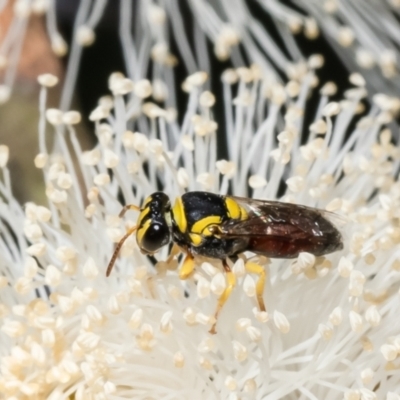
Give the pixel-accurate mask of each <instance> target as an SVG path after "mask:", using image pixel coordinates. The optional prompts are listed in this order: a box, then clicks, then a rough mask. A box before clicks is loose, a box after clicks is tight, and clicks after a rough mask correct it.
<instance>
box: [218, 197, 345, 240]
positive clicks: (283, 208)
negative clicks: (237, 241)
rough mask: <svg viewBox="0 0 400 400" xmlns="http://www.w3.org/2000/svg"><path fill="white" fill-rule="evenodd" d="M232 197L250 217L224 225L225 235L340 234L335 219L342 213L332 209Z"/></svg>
mask: <svg viewBox="0 0 400 400" xmlns="http://www.w3.org/2000/svg"><path fill="white" fill-rule="evenodd" d="M232 198H233V199H234V200H235V201H237V202H238V203H239V204H240V205H241V206H242V207H243V208H244V209H245V210H246V211H247V213H248V218H247V219H246V220H244V221H227V222H225V223H224V224H222V226H221V230H222V234H223V235H224V236H226V237H239V236H270V237H274V238H279V239H281V240H293V239H301V238H303V239H305V238H308V237H320V238H323V237H326V236H329V234H330V233H335V234H336V233H337V229H336V227H335V225H334V224H333V223H332V222H331V220H335V219H340V216H337V215H336V214H333V213H330V212H328V211H323V210H319V209H316V208H312V207H306V206H302V205H297V204H291V203H283V202H279V201H269V200H266V201H264V200H254V199H248V198H242V197H233V196H232Z"/></svg>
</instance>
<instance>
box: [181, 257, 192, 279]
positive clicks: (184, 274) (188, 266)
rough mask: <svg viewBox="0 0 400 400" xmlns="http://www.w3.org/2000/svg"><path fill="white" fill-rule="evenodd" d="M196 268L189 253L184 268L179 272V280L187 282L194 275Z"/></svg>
mask: <svg viewBox="0 0 400 400" xmlns="http://www.w3.org/2000/svg"><path fill="white" fill-rule="evenodd" d="M194 267H195V262H194V257H193V255H192V254H191V253H187V255H186V257H185V261H183V264H182V267H181V269H180V271H179V279H182V280H185V279H187V278H189V276H190V275H192V273H193V271H194Z"/></svg>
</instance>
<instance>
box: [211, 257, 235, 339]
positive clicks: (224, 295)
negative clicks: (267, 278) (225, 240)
mask: <svg viewBox="0 0 400 400" xmlns="http://www.w3.org/2000/svg"><path fill="white" fill-rule="evenodd" d="M222 265H223V267H224V270H225V273H226V280H227V283H228V285H227V287H226V289H225V290H224V292H223V293H222V294H221V297H220V298H219V299H218V304H217V310H216V311H215V314H214V317H215V322H214V324H213V326H212V327H211V329H210V331H209V332H210V333H212V334H215V333H217V330H216V325H217V320H218V315H219V313H220V311H221V310H222V307H223V306H224V304H225V303H226V301H227V300H228V298H229V296H230V295H231V292H232V289H233V288H234V286H235V284H236V278H235V275H234V273H233V272H232V271H231V269H230V267H229V265H228V263H227V261H226V260H222Z"/></svg>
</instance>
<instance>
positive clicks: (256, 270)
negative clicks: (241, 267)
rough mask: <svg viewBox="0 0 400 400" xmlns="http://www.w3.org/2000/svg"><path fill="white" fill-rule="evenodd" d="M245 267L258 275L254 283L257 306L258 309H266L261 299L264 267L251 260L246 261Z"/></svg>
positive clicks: (264, 275) (264, 276)
mask: <svg viewBox="0 0 400 400" xmlns="http://www.w3.org/2000/svg"><path fill="white" fill-rule="evenodd" d="M245 268H246V271H247V272H249V273H251V274H257V275H258V281H257V283H256V295H257V301H258V307H259V308H260V311H266V308H265V304H264V299H263V293H264V286H265V279H266V276H267V274H266V272H265V268H264V267H262V266H261V265H258V264H256V263H254V262H251V261H247V262H246V263H245Z"/></svg>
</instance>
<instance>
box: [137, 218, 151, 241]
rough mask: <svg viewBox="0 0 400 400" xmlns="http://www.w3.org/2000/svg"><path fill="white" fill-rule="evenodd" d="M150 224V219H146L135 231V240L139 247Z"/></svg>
mask: <svg viewBox="0 0 400 400" xmlns="http://www.w3.org/2000/svg"><path fill="white" fill-rule="evenodd" d="M150 225H151V219H148V220H147V221H146V222H145V223H144V224H143V226H141V227H140V228H139V229H138V230H137V231H136V241H137V243H138V245H139V247H140V245H141V243H142V241H143V236H144V234H145V233H146V231H147V229H149V226H150Z"/></svg>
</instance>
